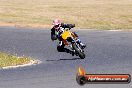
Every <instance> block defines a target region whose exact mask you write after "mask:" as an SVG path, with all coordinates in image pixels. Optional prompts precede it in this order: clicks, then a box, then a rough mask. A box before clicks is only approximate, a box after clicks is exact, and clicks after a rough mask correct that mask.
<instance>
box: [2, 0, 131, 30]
mask: <svg viewBox="0 0 132 88" xmlns="http://www.w3.org/2000/svg"><path fill="white" fill-rule="evenodd" d="M25 2H26V3H25ZM55 18H59V19H62V20H63V21H64V22H66V23H75V24H76V26H77V27H78V28H91V29H132V0H83V1H82V0H1V1H0V22H1V23H2V22H3V23H8V24H15V25H18V26H19V25H20V26H21V25H22V26H31V27H32V26H33V27H34V26H35V27H39V26H40V27H41V26H42V25H44V26H42V27H45V26H46V27H50V25H51V23H52V20H53V19H55Z"/></svg>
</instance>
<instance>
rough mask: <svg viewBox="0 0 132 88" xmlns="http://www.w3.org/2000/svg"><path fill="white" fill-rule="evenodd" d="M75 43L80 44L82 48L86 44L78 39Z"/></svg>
mask: <svg viewBox="0 0 132 88" xmlns="http://www.w3.org/2000/svg"><path fill="white" fill-rule="evenodd" d="M77 43H78V44H79V45H80V46H81V48H82V49H84V48H85V47H86V45H85V44H83V43H82V42H81V40H80V39H77Z"/></svg>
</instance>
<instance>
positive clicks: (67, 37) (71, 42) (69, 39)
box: [60, 28, 85, 59]
mask: <svg viewBox="0 0 132 88" xmlns="http://www.w3.org/2000/svg"><path fill="white" fill-rule="evenodd" d="M60 36H61V37H62V40H63V42H64V44H65V45H66V46H68V47H70V49H72V50H73V51H74V52H75V54H76V55H77V56H79V57H80V58H81V59H84V58H85V53H84V50H83V49H82V48H81V46H80V45H79V44H78V43H77V37H76V36H75V34H74V33H73V32H71V31H70V28H67V29H65V30H64V32H63V33H62V34H61V35H60Z"/></svg>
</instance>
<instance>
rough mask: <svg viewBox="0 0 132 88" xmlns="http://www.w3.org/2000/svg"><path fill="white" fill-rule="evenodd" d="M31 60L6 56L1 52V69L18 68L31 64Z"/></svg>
mask: <svg viewBox="0 0 132 88" xmlns="http://www.w3.org/2000/svg"><path fill="white" fill-rule="evenodd" d="M30 60H31V58H29V57H17V56H15V55H10V54H6V53H3V52H0V68H2V67H6V66H16V65H22V64H26V63H29V62H30Z"/></svg>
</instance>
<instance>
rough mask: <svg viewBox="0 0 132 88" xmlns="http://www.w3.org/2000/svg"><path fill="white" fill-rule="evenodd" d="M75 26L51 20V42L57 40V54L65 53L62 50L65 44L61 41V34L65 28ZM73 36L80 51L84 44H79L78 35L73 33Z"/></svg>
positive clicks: (65, 50)
mask: <svg viewBox="0 0 132 88" xmlns="http://www.w3.org/2000/svg"><path fill="white" fill-rule="evenodd" d="M74 27H75V24H64V23H62V22H61V21H60V20H58V19H55V20H53V28H52V29H51V40H53V41H54V40H57V39H58V40H59V44H58V45H57V50H58V52H67V49H66V48H64V47H65V44H64V43H63V41H62V38H61V36H60V35H61V34H62V33H63V32H64V30H65V28H69V29H71V28H74ZM73 33H74V35H75V36H76V37H77V43H78V44H79V45H80V46H81V48H82V49H84V48H85V47H86V45H85V44H83V43H82V42H81V40H80V39H79V38H78V35H77V34H76V33H75V32H73ZM72 55H73V53H72Z"/></svg>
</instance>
